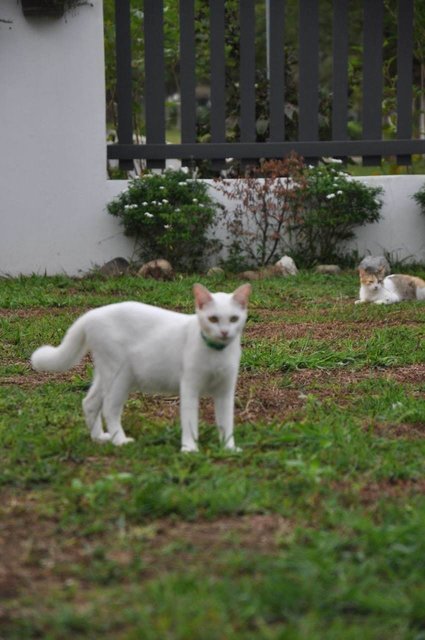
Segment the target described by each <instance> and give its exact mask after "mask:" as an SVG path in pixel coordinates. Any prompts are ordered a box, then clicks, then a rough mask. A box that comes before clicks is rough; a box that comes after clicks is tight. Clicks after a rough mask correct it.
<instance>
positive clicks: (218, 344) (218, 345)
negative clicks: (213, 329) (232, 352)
mask: <svg viewBox="0 0 425 640" xmlns="http://www.w3.org/2000/svg"><path fill="white" fill-rule="evenodd" d="M201 336H202V340H203V341H204V342H205V344H206V345H207V347H209V348H210V349H215V350H216V351H223V349H225V348H226V347H227V344H223V343H222V342H214V340H210V338H207V336H206V335H204V334H203V333H202V331H201Z"/></svg>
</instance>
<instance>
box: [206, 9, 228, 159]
mask: <svg viewBox="0 0 425 640" xmlns="http://www.w3.org/2000/svg"><path fill="white" fill-rule="evenodd" d="M209 6H210V50H211V116H210V117H211V120H210V122H211V142H225V141H226V94H225V86H226V79H225V72H226V60H225V51H224V45H225V41H224V26H225V12H224V0H210V5H209ZM219 160H222V159H219V158H217V161H219ZM212 165H213V167H214V168H216V169H217V168H219V167H221V166H222V162H214V161H213V163H212Z"/></svg>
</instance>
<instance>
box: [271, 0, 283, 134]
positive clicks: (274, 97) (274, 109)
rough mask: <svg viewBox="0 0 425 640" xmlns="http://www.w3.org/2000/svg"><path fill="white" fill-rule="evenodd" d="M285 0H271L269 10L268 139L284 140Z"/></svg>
mask: <svg viewBox="0 0 425 640" xmlns="http://www.w3.org/2000/svg"><path fill="white" fill-rule="evenodd" d="M284 33H285V0H271V2H270V12H269V52H270V53H269V63H268V64H269V100H270V141H271V142H283V141H284V140H285V50H284V43H285V41H284V37H285V36H284Z"/></svg>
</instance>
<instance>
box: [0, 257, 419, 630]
mask: <svg viewBox="0 0 425 640" xmlns="http://www.w3.org/2000/svg"><path fill="white" fill-rule="evenodd" d="M417 274H418V275H420V276H423V275H424V272H423V271H422V272H421V270H420V269H419V270H418V271H417ZM198 279H201V280H202V282H204V283H205V284H207V286H209V287H210V288H211V289H212V290H227V291H230V290H232V289H234V288H236V286H237V285H238V282H237V281H236V280H235V281H232V280H227V279H225V278H216V279H207V278H205V277H201V276H199V278H196V277H185V278H182V279H180V280H176V281H175V282H172V283H158V282H154V281H143V280H139V279H137V278H129V277H126V278H112V279H110V280H104V279H101V278H99V277H93V278H90V279H80V280H77V279H75V280H74V279H71V278H67V277H65V276H60V277H56V278H44V277H39V276H33V277H31V278H19V279H3V280H1V281H0V307H1V313H0V335H1V346H2V351H1V355H0V371H1V373H2V376H3V378H4V384H3V385H2V387H1V389H0V496H1V501H0V566H1V567H2V568H3V573H2V571H0V638H1V639H3V638H7V640H30V639H31V640H32V639H36V638H43V640H59V639H60V640H68V638H69V639H71V638H72V639H74V638H87V639H90V640H91V639H97V638H102V640H133V639H134V640H139V639H140V638H143V640H151V639H152V640H163V639H165V640H186V639H187V640H198V639H199V640H223V639H226V640H251V639H252V638H256V639H257V638H259V639H261V640H263V639H264V640H283V639H284V640H287V639H289V640H341V639H344V640H351V639H352V640H358V638H362V639H363V640H381V639H383V638H385V639H387V638H390V639H391V640H423V639H424V638H425V563H424V562H423V558H424V556H425V535H424V531H425V479H424V472H425V464H424V460H425V398H424V390H425V378H424V375H423V374H424V373H425V347H424V346H423V344H424V341H423V313H424V307H423V305H421V303H416V302H414V303H404V304H400V305H392V306H388V307H384V306H377V305H354V304H353V302H354V300H355V299H356V295H357V290H358V283H357V276H356V274H354V273H349V272H347V273H343V274H341V275H339V276H335V277H327V276H318V275H314V274H311V273H302V274H300V275H299V276H297V277H295V278H288V279H276V278H274V279H270V280H264V281H259V282H256V283H254V291H253V296H252V305H251V310H250V318H249V322H248V324H247V329H246V334H245V337H244V352H243V358H242V364H241V379H240V385H239V388H238V401H237V424H236V440H237V443H238V445H239V446H241V447H242V449H243V452H242V453H241V454H230V453H226V452H224V451H223V450H222V449H221V448H220V447H219V445H218V438H217V434H216V432H215V429H214V427H213V425H212V424H211V423H210V421H209V420H206V419H205V418H203V421H202V424H201V443H200V445H201V452H200V453H199V454H197V455H193V456H192V455H190V456H188V455H182V454H180V453H179V439H180V434H179V421H178V414H177V413H176V412H174V413H173V412H169V413H167V411H163V408H164V406H165V405H166V404H167V401H166V400H164V401H162V402H159V401H158V402H156V403H154V404H153V405H152V404H150V402H149V401H148V400H146V399H145V398H143V397H142V396H140V395H137V394H134V395H132V396H131V398H130V400H129V402H128V404H127V406H126V409H125V414H124V424H125V428H126V431H127V432H128V433H129V435H132V436H134V437H135V438H136V441H135V443H134V444H132V445H130V446H127V447H124V448H120V449H118V448H115V447H113V446H112V445H106V446H99V445H96V444H94V443H92V442H91V441H90V439H89V437H88V434H87V430H86V427H85V424H84V421H83V417H82V412H81V400H82V398H83V397H84V394H85V392H86V389H87V385H88V383H89V380H90V374H91V365H89V364H86V365H84V366H82V367H80V368H78V369H77V370H75V371H73V372H70V373H69V375H66V376H57V377H55V376H48V377H45V378H44V377H41V376H39V375H38V374H35V373H34V372H32V371H31V369H30V367H29V365H28V358H29V356H30V354H31V352H32V350H33V349H34V348H36V347H37V346H39V344H41V343H42V342H46V341H47V342H50V341H52V342H54V343H58V341H60V339H61V337H62V335H63V333H64V331H65V330H66V328H67V327H68V326H69V324H70V322H72V320H74V319H75V318H76V317H78V315H79V314H80V313H82V312H83V311H84V310H85V309H87V308H90V307H93V306H98V305H101V304H106V303H110V302H114V301H119V300H124V299H136V300H143V301H146V302H149V303H152V304H158V305H162V306H166V307H169V308H174V309H178V310H180V311H184V312H190V311H191V309H192V299H191V286H192V284H193V282H195V281H197V280H198ZM249 389H251V391H249ZM271 389H272V390H274V392H275V399H276V403H277V404H276V406H275V405H274V404H273V403H272V404H270V395H272V396H273V393H271V391H270V390H271ZM250 393H251V395H250ZM251 396H252V397H251ZM249 398H251V400H249ZM277 399H279V400H277ZM250 402H251V403H252V402H254V404H253V405H252V406H253V407H254V413H252V414H250V413H249V411H248V408H249V403H250ZM255 402H257V403H258V402H259V403H260V404H257V405H255ZM255 407H257V408H255ZM246 416H248V417H246ZM4 572H5V573H4ZM2 575H5V576H6V577H5V580H4V581H3V582H2Z"/></svg>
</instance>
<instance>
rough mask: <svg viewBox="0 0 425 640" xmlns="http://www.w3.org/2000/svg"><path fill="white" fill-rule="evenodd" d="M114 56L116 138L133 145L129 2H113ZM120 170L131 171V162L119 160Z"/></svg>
mask: <svg viewBox="0 0 425 640" xmlns="http://www.w3.org/2000/svg"><path fill="white" fill-rule="evenodd" d="M115 55H116V65H117V70H116V78H117V84H116V102H117V121H118V122H117V138H118V143H119V144H132V143H133V113H132V111H133V110H132V101H133V92H132V86H131V84H132V74H131V30H130V0H115ZM119 166H120V168H121V169H124V170H125V169H132V168H133V161H132V160H120V161H119Z"/></svg>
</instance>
